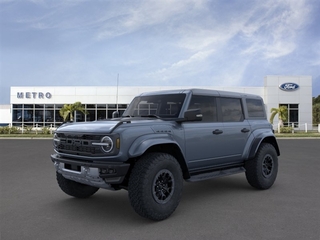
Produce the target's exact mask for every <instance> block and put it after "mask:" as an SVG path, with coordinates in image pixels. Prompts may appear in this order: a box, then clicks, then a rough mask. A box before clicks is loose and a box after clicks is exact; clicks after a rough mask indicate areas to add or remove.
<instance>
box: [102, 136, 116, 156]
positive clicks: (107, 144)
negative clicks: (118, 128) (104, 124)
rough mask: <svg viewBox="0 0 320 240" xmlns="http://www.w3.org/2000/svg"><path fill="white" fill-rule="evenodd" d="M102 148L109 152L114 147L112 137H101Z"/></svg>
mask: <svg viewBox="0 0 320 240" xmlns="http://www.w3.org/2000/svg"><path fill="white" fill-rule="evenodd" d="M100 146H101V148H102V150H103V151H104V152H106V153H108V152H110V151H111V150H112V148H113V141H112V139H111V138H110V137H108V136H106V137H103V138H102V139H101V145H100Z"/></svg>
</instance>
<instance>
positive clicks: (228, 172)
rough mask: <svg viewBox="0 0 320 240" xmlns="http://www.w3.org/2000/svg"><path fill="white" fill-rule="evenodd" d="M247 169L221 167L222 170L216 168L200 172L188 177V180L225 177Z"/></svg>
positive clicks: (195, 180)
mask: <svg viewBox="0 0 320 240" xmlns="http://www.w3.org/2000/svg"><path fill="white" fill-rule="evenodd" d="M245 171H246V170H245V168H244V167H235V168H227V169H221V170H216V171H214V172H207V173H200V174H197V175H193V176H191V177H190V178H189V179H186V181H187V182H197V181H202V180H206V179H210V178H217V177H224V176H228V175H232V174H236V173H242V172H245Z"/></svg>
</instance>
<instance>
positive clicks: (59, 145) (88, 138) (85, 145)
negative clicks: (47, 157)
mask: <svg viewBox="0 0 320 240" xmlns="http://www.w3.org/2000/svg"><path fill="white" fill-rule="evenodd" d="M57 137H58V139H59V140H60V141H58V142H56V145H55V149H56V151H58V152H59V153H65V154H71V155H78V156H79V155H80V156H92V157H98V156H105V153H104V152H102V150H101V147H100V146H95V145H92V143H93V142H100V139H101V138H102V137H103V136H100V135H88V134H66V133H57Z"/></svg>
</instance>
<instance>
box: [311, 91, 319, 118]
mask: <svg viewBox="0 0 320 240" xmlns="http://www.w3.org/2000/svg"><path fill="white" fill-rule="evenodd" d="M319 96H320V95H319ZM312 122H313V124H320V103H317V104H314V105H313V106H312Z"/></svg>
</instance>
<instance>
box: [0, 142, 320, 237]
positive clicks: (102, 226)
mask: <svg viewBox="0 0 320 240" xmlns="http://www.w3.org/2000/svg"><path fill="white" fill-rule="evenodd" d="M278 143H279V145H280V150H281V156H280V157H279V173H278V178H277V180H276V182H275V184H274V186H273V187H272V188H271V189H269V190H265V191H259V190H255V189H253V188H252V187H250V186H249V184H248V183H247V181H246V178H245V175H244V174H238V175H233V176H229V177H224V178H217V179H212V180H206V181H203V182H196V183H185V184H184V189H183V195H182V200H181V202H180V205H179V206H178V208H177V210H176V211H175V212H174V214H173V215H172V216H171V217H170V218H168V219H167V220H164V221H161V222H153V221H150V220H147V219H144V218H142V217H140V216H138V215H137V214H136V213H135V212H134V211H133V209H132V208H131V206H130V203H129V199H128V193H127V192H126V191H125V190H120V191H116V192H112V191H107V190H101V189H100V190H99V191H98V192H97V193H96V194H95V195H93V196H92V197H91V198H88V199H76V198H72V197H70V196H68V195H66V194H64V193H63V192H62V191H61V190H60V189H59V187H58V185H57V183H56V179H55V169H54V167H53V164H52V162H51V160H50V154H51V153H52V152H53V150H52V142H51V140H48V139H29V140H23V139H0V162H1V168H0V210H1V212H0V234H1V235H0V239H1V240H12V239H14V240H15V239H23V240H29V239H30V240H31V239H32V240H36V239H41V240H43V239H77V240H82V239H95V240H100V239H101V240H102V239H103V240H105V239H107V240H109V239H111V240H113V239H117V240H118V239H120V240H126V239H128V240H129V239H130V240H135V239H139V240H143V239H148V240H150V239H152V240H157V239H159V240H160V239H161V240H163V239H166V240H171V239H173V240H175V239H177V240H182V239H205V240H206V239H208V240H209V239H210V240H213V239H221V240H229V239H230V240H231V239H232V240H233V239H236V240H250V239H254V240H264V239H268V240H269V239H281V240H283V239H288V240H289V239H290V240H295V239H299V240H300V239H314V240H319V239H320V190H319V189H320V188H319V187H320V174H319V173H320V139H279V140H278Z"/></svg>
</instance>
